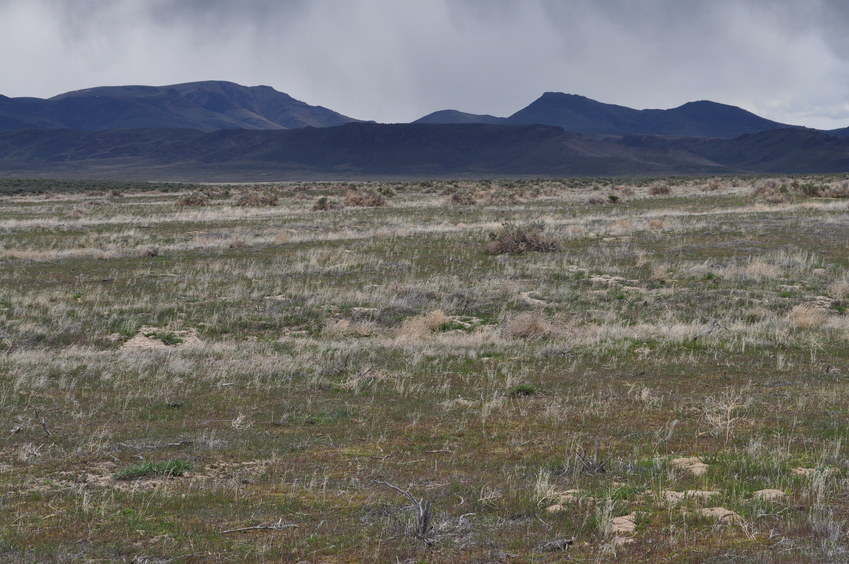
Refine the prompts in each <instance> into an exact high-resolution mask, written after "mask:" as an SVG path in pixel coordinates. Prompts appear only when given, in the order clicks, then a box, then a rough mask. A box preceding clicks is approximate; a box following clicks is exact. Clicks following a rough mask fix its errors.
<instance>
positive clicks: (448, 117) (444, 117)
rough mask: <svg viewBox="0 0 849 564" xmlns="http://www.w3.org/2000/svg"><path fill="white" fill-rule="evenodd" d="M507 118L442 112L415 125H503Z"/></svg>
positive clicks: (450, 111) (433, 114) (455, 111)
mask: <svg viewBox="0 0 849 564" xmlns="http://www.w3.org/2000/svg"><path fill="white" fill-rule="evenodd" d="M506 121H507V120H506V119H505V118H500V117H495V116H491V115H489V114H467V113H466V112H458V111H457V110H440V111H438V112H433V113H432V114H428V115H426V116H424V117H420V118H419V119H417V120H416V121H414V122H413V123H431V124H446V123H454V124H456V123H489V124H503V123H506ZM543 125H547V124H543Z"/></svg>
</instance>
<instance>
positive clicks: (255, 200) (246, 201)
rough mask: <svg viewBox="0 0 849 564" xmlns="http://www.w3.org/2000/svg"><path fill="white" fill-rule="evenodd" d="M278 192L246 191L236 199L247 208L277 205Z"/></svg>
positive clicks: (238, 203)
mask: <svg viewBox="0 0 849 564" xmlns="http://www.w3.org/2000/svg"><path fill="white" fill-rule="evenodd" d="M277 202H278V198H277V194H275V193H274V192H245V193H244V194H242V195H241V196H239V198H238V199H237V200H236V205H237V206H241V207H246V208H258V207H263V206H276V205H277Z"/></svg>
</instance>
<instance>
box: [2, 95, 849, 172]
mask: <svg viewBox="0 0 849 564" xmlns="http://www.w3.org/2000/svg"><path fill="white" fill-rule="evenodd" d="M813 172H849V128H847V129H843V130H836V131H831V132H819V131H815V130H811V129H806V128H802V127H798V126H792V125H787V124H781V123H777V122H774V121H770V120H767V119H764V118H762V117H759V116H757V115H755V114H752V113H750V112H747V111H745V110H743V109H741V108H737V107H734V106H728V105H724V104H718V103H715V102H709V101H700V102H690V103H687V104H684V105H682V106H680V107H677V108H673V109H669V110H635V109H632V108H626V107H623V106H616V105H612V104H604V103H601V102H597V101H595V100H591V99H589V98H585V97H583V96H576V95H573V94H562V93H555V92H548V93H545V94H543V95H542V96H541V97H540V98H539V99H537V100H535V101H534V102H532V103H531V104H530V105H528V106H527V107H525V108H523V109H521V110H519V111H517V112H516V113H514V114H512V115H511V116H509V117H506V118H500V117H495V116H489V115H479V114H470V113H463V112H458V111H454V110H444V111H440V112H435V113H433V114H429V115H427V116H424V117H423V118H421V119H419V120H416V121H415V122H413V123H410V124H377V123H373V122H361V121H360V120H356V119H353V118H350V117H347V116H344V115H342V114H339V113H337V112H334V111H332V110H329V109H327V108H322V107H320V106H311V105H309V104H306V103H304V102H301V101H299V100H296V99H294V98H292V97H291V96H289V95H287V94H284V93H281V92H278V91H276V90H274V89H272V88H270V87H267V86H255V87H245V86H240V85H238V84H234V83H230V82H219V81H207V82H195V83H186V84H177V85H171V86H161V87H152V86H114V87H99V88H91V89H87V90H80V91H76V92H69V93H67V94H62V95H59V96H55V97H53V98H49V99H46V100H42V99H36V98H6V97H2V96H0V175H7V176H8V175H14V176H48V177H49V176H67V177H105V178H128V179H149V180H153V179H157V180H186V181H189V180H202V181H216V180H226V181H238V180H246V181H253V180H280V179H287V178H291V179H296V178H297V179H303V178H364V177H374V176H391V177H427V176H510V175H525V176H570V175H581V176H599V175H603V176H612V175H665V174H724V173H748V174H759V173H813Z"/></svg>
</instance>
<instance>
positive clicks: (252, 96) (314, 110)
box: [0, 81, 358, 131]
mask: <svg viewBox="0 0 849 564" xmlns="http://www.w3.org/2000/svg"><path fill="white" fill-rule="evenodd" d="M352 121H358V120H354V119H353V118H349V117H347V116H344V115H342V114H339V113H337V112H334V111H332V110H329V109H327V108H323V107H321V106H310V105H309V104H306V103H304V102H301V101H299V100H296V99H294V98H292V97H291V96H289V95H288V94H284V93H282V92H278V91H277V90H274V89H273V88H271V87H270V86H252V87H248V86H241V85H239V84H235V83H232V82H225V81H204V82H188V83H185V84H172V85H169V86H101V87H97V88H88V89H85V90H77V91H74V92H67V93H65V94H60V95H58V96H54V97H53V98H48V99H46V100H45V99H40V98H8V97H5V96H0V129H27V128H34V129H63V128H68V129H82V130H88V131H103V130H107V129H133V128H186V129H201V130H216V129H295V128H301V127H330V126H335V125H342V124H344V123H349V122H352Z"/></svg>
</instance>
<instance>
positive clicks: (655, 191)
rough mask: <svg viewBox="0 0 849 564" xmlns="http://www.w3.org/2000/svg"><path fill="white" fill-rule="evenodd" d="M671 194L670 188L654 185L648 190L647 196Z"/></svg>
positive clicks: (663, 185)
mask: <svg viewBox="0 0 849 564" xmlns="http://www.w3.org/2000/svg"><path fill="white" fill-rule="evenodd" d="M671 193H672V188H670V187H669V185H668V184H655V185H654V186H652V187H651V188H649V194H651V195H652V196H668V195H669V194H671Z"/></svg>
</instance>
